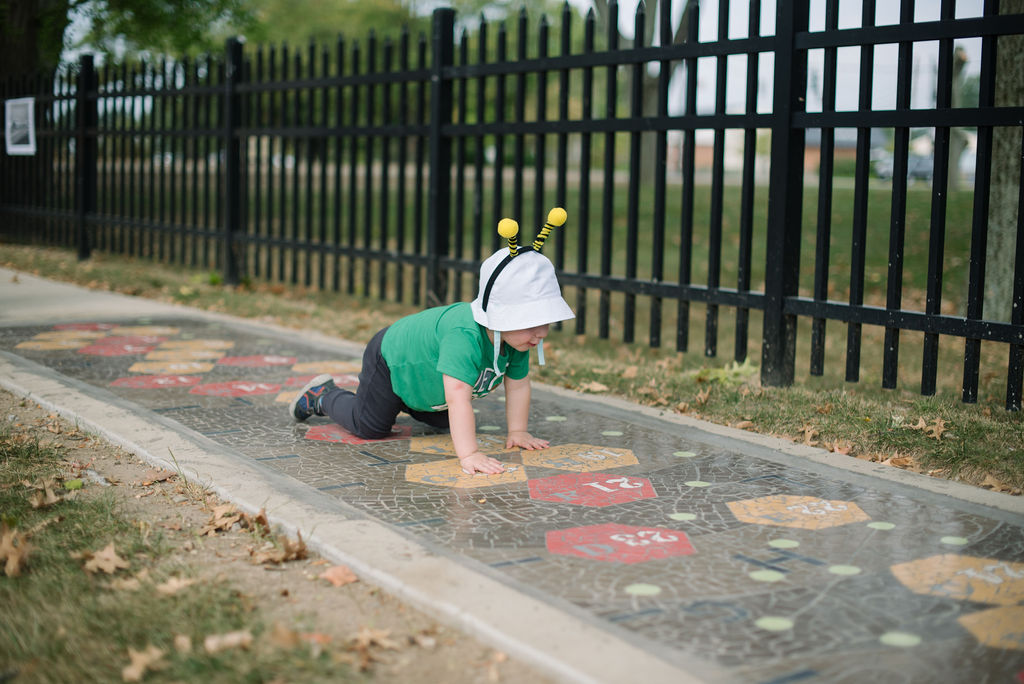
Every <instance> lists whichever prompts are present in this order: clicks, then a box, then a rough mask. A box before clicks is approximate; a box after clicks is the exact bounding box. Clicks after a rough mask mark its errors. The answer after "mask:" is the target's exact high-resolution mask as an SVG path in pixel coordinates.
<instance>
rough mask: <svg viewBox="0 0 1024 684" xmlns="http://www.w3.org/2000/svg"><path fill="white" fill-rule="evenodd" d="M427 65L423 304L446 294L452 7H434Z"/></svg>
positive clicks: (433, 302)
mask: <svg viewBox="0 0 1024 684" xmlns="http://www.w3.org/2000/svg"><path fill="white" fill-rule="evenodd" d="M431 43H432V45H431V51H432V56H431V68H430V133H429V136H430V138H429V141H428V145H429V155H430V158H429V161H428V164H429V170H430V185H429V191H428V198H427V305H428V306H437V305H439V304H443V303H444V302H445V301H446V300H447V298H448V273H447V271H446V270H445V269H444V268H442V266H441V260H442V259H445V258H447V257H448V233H449V225H450V224H451V206H450V205H451V202H450V199H451V185H452V178H451V173H452V141H451V138H450V137H446V134H445V132H444V130H443V129H444V128H445V126H448V125H449V124H451V122H452V104H453V100H452V91H453V88H452V81H451V79H448V78H446V77H445V75H444V70H445V68H446V67H449V66H451V65H452V64H453V63H454V59H455V10H453V9H450V8H441V9H436V10H434V14H433V17H432V30H431Z"/></svg>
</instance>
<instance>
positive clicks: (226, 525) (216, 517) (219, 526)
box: [199, 504, 242, 537]
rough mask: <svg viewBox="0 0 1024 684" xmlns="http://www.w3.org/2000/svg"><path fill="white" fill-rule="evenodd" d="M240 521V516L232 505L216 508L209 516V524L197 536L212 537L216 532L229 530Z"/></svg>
mask: <svg viewBox="0 0 1024 684" xmlns="http://www.w3.org/2000/svg"><path fill="white" fill-rule="evenodd" d="M241 519H242V514H241V513H240V512H239V511H238V509H236V508H235V507H234V506H233V505H232V504H222V505H220V506H216V507H215V508H214V509H213V512H212V513H211V515H210V520H209V522H207V523H206V525H204V526H203V528H202V529H201V530H199V536H200V537H203V536H208V537H212V536H213V535H214V534H216V533H217V532H220V531H223V530H230V529H231V527H232V526H233V525H234V524H235V523H236V522H238V521H239V520H241Z"/></svg>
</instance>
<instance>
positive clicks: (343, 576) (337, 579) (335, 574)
mask: <svg viewBox="0 0 1024 684" xmlns="http://www.w3.org/2000/svg"><path fill="white" fill-rule="evenodd" d="M318 577H320V579H325V580H327V581H328V582H330V583H331V584H333V585H334V586H336V587H341V586H344V585H346V584H351V583H352V582H358V581H359V578H358V577H356V574H355V573H354V572H352V570H351V568H349V567H348V566H347V565H335V566H334V567H333V568H327V569H326V570H324V571H323V572H322V573H320V574H319V575H318Z"/></svg>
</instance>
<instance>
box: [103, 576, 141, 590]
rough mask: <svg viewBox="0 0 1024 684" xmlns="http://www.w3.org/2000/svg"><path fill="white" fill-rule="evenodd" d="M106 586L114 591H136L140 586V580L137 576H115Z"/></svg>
mask: <svg viewBox="0 0 1024 684" xmlns="http://www.w3.org/2000/svg"><path fill="white" fill-rule="evenodd" d="M107 587H108V588H110V589H113V590H114V591H138V590H139V589H141V588H142V582H140V581H139V578H138V577H115V578H114V579H112V580H110V584H108V585H107Z"/></svg>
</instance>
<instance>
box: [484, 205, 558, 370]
mask: <svg viewBox="0 0 1024 684" xmlns="http://www.w3.org/2000/svg"><path fill="white" fill-rule="evenodd" d="M564 222H565V210H564V209H557V208H556V209H552V210H551V211H550V212H549V213H548V222H547V224H545V226H544V228H543V229H542V230H541V232H540V234H539V235H538V236H537V239H536V240H534V241H533V244H532V245H529V246H525V247H519V246H518V245H517V244H516V233H517V232H518V230H519V227H518V225H517V224H516V223H515V221H512V220H510V219H504V220H503V221H502V222H501V224H499V229H498V230H499V232H500V233H501V234H502V236H503V237H506V238H508V241H509V246H508V248H502V249H499V250H498V251H497V252H495V253H494V254H492V255H491V256H490V257H488V258H487V260H486V261H484V263H483V264H481V266H480V292H479V294H478V295H477V298H476V299H474V300H473V302H472V304H471V306H472V309H473V318H474V319H475V320H476V322H477V323H479V324H480V325H482V326H484V327H486V328H488V329H490V330H493V331H494V332H495V355H496V356H497V353H498V349H499V348H500V342H499V340H500V339H501V337H502V333H505V335H504V338H505V342H506V343H507V344H509V345H510V346H512V347H514V348H516V349H519V351H526V350H527V349H529V348H530V347H532V346H538V345H539V346H538V355H539V356H540V363H544V352H543V349H544V347H543V345H542V344H541V341H542V340H543V339H544V337H545V336H547V333H548V326H549V325H550V324H551V323H557V322H558V321H566V320H569V319H571V318H575V317H576V315H575V314H574V313H573V312H572V309H570V308H569V305H568V304H567V303H566V302H565V300H564V299H563V298H562V290H561V288H560V287H559V285H558V278H557V277H556V276H555V267H554V265H553V264H552V263H551V261H550V260H548V258H547V257H545V256H544V255H543V254H541V253H540V249H541V247H542V246H543V244H544V240H545V239H546V238H547V235H548V233H549V232H550V231H551V229H552V228H553V227H555V226H560V225H562V224H563V223H564ZM520 338H522V339H520ZM533 338H536V341H534V342H533V343H532V344H531V339H533ZM513 340H515V342H516V343H515V344H513ZM517 345H518V346H517ZM521 346H522V347H524V348H522V349H521V348H520V347H521Z"/></svg>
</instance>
